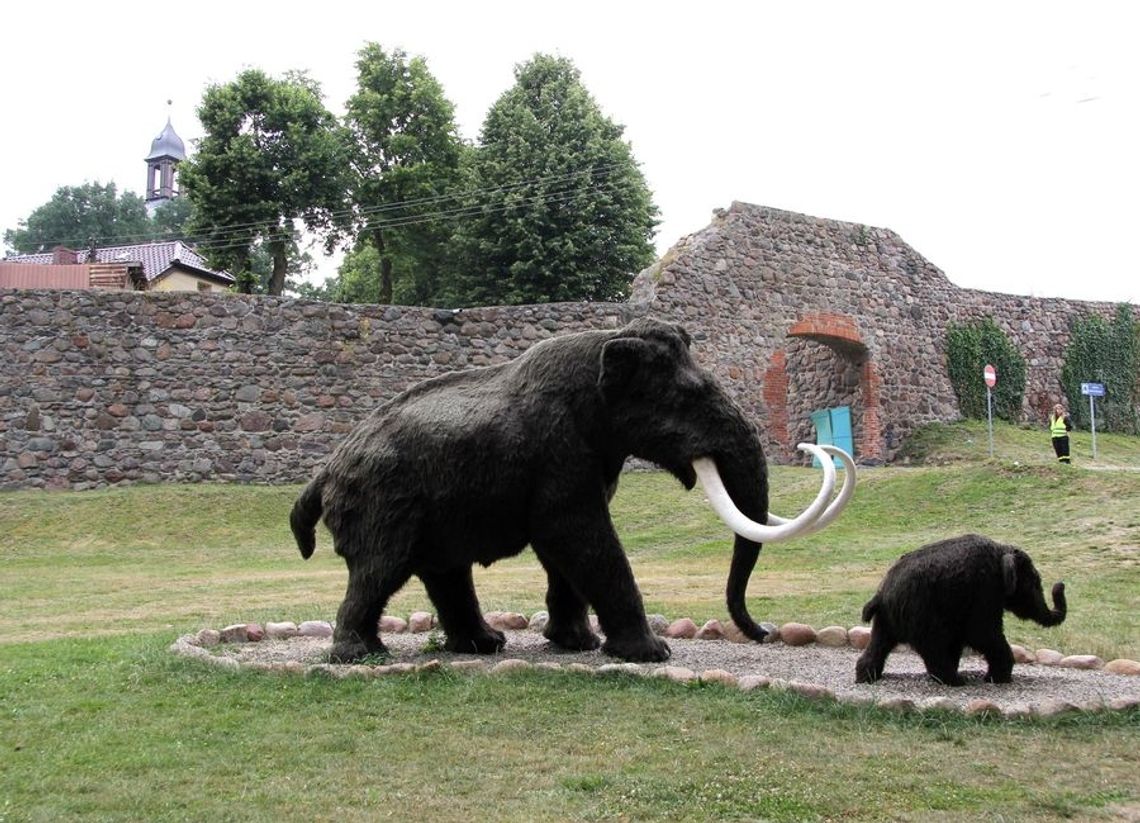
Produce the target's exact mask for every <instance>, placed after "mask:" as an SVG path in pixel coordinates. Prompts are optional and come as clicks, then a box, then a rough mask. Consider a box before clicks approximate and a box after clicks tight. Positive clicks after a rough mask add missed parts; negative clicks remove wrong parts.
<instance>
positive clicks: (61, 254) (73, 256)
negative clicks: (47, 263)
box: [51, 246, 79, 266]
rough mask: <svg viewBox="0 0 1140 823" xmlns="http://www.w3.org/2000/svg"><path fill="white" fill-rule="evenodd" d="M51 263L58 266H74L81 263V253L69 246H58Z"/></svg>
mask: <svg viewBox="0 0 1140 823" xmlns="http://www.w3.org/2000/svg"><path fill="white" fill-rule="evenodd" d="M51 262H52V263H54V264H55V265H57V266H74V265H75V264H77V263H78V262H79V252H77V251H75V249H69V248H68V247H67V246H56V247H55V248H54V249H53V250H52V253H51Z"/></svg>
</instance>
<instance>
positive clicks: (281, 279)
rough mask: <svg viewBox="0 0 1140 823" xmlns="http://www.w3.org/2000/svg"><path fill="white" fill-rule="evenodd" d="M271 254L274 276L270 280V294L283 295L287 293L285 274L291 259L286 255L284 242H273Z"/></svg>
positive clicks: (270, 248) (270, 249) (270, 247)
mask: <svg viewBox="0 0 1140 823" xmlns="http://www.w3.org/2000/svg"><path fill="white" fill-rule="evenodd" d="M269 254H270V255H271V256H272V258H273V275H272V276H271V277H270V278H269V293H270V294H281V292H283V291H285V272H286V271H287V270H288V268H289V258H288V257H287V256H286V253H285V241H284V240H271V241H270V242H269Z"/></svg>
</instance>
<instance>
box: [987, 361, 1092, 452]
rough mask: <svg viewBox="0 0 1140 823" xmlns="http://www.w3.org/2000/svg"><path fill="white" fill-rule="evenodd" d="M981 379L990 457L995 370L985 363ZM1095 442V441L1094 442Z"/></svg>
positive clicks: (991, 449) (992, 445)
mask: <svg viewBox="0 0 1140 823" xmlns="http://www.w3.org/2000/svg"><path fill="white" fill-rule="evenodd" d="M982 377H984V378H985V381H986V421H987V428H988V430H989V433H990V457H993V456H994V411H993V406H994V403H993V388H994V386H995V385H996V384H997V369H995V368H994V367H993V366H991V365H990V364H989V363H986V367H985V368H984V369H982ZM1094 442H1095V441H1094Z"/></svg>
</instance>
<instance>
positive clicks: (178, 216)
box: [150, 197, 194, 240]
mask: <svg viewBox="0 0 1140 823" xmlns="http://www.w3.org/2000/svg"><path fill="white" fill-rule="evenodd" d="M193 211H194V204H193V203H191V202H190V199H189V198H187V197H175V198H174V199H172V200H168V201H166V202H165V203H163V204H162V205H161V206H159V207H158V208H157V209H155V210H154V214H153V215H151V218H150V222H151V229H150V233H151V239H153V240H180V239H183V238H185V237H186V233H187V229H188V228H189V226H190V224H191V222H192V220H193V215H192V212H193Z"/></svg>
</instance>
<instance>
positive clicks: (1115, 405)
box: [1061, 303, 1140, 434]
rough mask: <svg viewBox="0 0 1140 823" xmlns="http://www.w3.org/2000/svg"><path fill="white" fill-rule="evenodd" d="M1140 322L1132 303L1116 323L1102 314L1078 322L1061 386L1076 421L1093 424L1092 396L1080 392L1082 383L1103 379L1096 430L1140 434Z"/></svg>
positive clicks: (1124, 306) (1120, 311)
mask: <svg viewBox="0 0 1140 823" xmlns="http://www.w3.org/2000/svg"><path fill="white" fill-rule="evenodd" d="M1137 366H1140V325H1138V324H1137V322H1136V320H1135V319H1134V317H1133V315H1132V307H1131V306H1130V305H1128V304H1127V303H1122V304H1120V305H1119V306H1117V308H1116V313H1115V315H1114V316H1113V319H1112V322H1111V323H1109V322H1107V321H1105V319H1104V318H1103V317H1100V316H1099V315H1093V316H1091V317H1082V318H1078V319H1077V320H1076V321H1074V322H1073V326H1072V329H1071V336H1070V338H1069V345H1068V347H1067V348H1066V349H1065V362H1064V365H1063V366H1062V367H1061V388H1062V389H1063V391H1064V392H1065V396H1066V397H1067V398H1068V399H1069V413H1070V415H1071V416H1072V418H1073V423H1074V425H1076V426H1078V427H1080V428H1082V429H1087V428H1089V426H1090V422H1091V421H1090V420H1089V400H1088V398H1087V397H1085V396H1084V395H1082V394H1081V383H1103V384H1104V397H1098V398H1097V399H1096V410H1097V429H1098V430H1103V431H1111V432H1120V433H1122V434H1138V433H1140V414H1138V407H1140V376H1138V375H1137Z"/></svg>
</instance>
